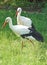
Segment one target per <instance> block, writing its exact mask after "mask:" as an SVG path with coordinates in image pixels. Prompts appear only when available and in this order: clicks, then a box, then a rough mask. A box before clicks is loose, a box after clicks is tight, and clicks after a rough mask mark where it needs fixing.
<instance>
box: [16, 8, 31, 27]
mask: <svg viewBox="0 0 47 65" xmlns="http://www.w3.org/2000/svg"><path fill="white" fill-rule="evenodd" d="M21 12H22V9H21V8H20V7H19V8H18V9H17V12H16V15H17V24H18V25H25V26H28V27H31V26H32V20H31V19H30V18H27V17H24V16H21Z"/></svg>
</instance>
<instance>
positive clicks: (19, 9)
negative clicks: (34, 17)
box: [16, 7, 22, 15]
mask: <svg viewBox="0 0 47 65" xmlns="http://www.w3.org/2000/svg"><path fill="white" fill-rule="evenodd" d="M21 12H22V9H21V8H20V7H19V8H18V9H17V11H16V15H18V14H21Z"/></svg>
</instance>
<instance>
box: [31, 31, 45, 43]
mask: <svg viewBox="0 0 47 65" xmlns="http://www.w3.org/2000/svg"><path fill="white" fill-rule="evenodd" d="M31 35H32V36H33V37H34V38H35V39H36V40H38V41H41V42H43V41H44V39H43V36H42V35H41V34H40V33H39V32H37V31H34V32H33V33H32V34H31Z"/></svg>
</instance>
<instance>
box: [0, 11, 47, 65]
mask: <svg viewBox="0 0 47 65" xmlns="http://www.w3.org/2000/svg"><path fill="white" fill-rule="evenodd" d="M22 15H24V16H27V17H29V18H31V19H32V21H33V23H34V25H35V27H36V29H37V30H38V31H39V32H40V33H41V34H42V35H43V37H44V42H43V43H40V42H38V41H34V46H33V45H32V44H31V43H30V42H29V41H27V40H25V41H24V45H25V47H24V48H23V49H21V38H20V37H18V36H16V35H14V34H13V33H12V31H11V30H10V29H9V26H8V25H7V26H6V27H5V28H4V29H2V24H3V23H4V21H5V18H6V17H7V16H10V17H11V18H12V19H13V24H16V18H15V17H14V16H15V11H14V10H7V11H6V10H0V65H47V14H46V13H28V12H22Z"/></svg>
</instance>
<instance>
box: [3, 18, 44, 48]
mask: <svg viewBox="0 0 47 65" xmlns="http://www.w3.org/2000/svg"><path fill="white" fill-rule="evenodd" d="M7 23H8V24H9V28H10V29H11V30H12V31H13V32H14V34H17V35H19V36H21V37H22V38H23V39H24V38H25V39H27V40H30V41H31V42H32V39H33V40H37V41H40V42H43V41H44V40H43V36H42V35H41V34H40V33H39V32H37V30H35V29H34V28H32V29H31V28H30V27H28V26H24V25H13V24H12V18H11V17H6V19H5V22H4V23H3V25H2V28H4V27H5V26H6V24H7ZM22 47H23V43H22Z"/></svg>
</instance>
